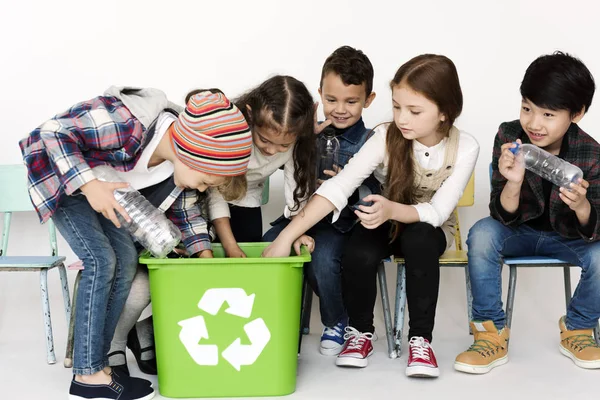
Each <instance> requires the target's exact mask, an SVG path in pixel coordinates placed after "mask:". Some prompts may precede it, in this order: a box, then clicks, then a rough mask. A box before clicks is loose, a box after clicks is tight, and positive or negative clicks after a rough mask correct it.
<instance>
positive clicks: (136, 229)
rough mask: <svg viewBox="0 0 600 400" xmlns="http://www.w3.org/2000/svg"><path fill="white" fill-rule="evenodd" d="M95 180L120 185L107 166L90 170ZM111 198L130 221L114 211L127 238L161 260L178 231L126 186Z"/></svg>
mask: <svg viewBox="0 0 600 400" xmlns="http://www.w3.org/2000/svg"><path fill="white" fill-rule="evenodd" d="M92 172H93V173H94V175H95V176H96V179H98V180H100V181H104V182H122V181H123V180H122V179H120V178H119V175H118V174H117V172H116V171H115V170H114V169H113V168H111V167H109V166H108V165H101V166H98V167H95V168H93V169H92ZM114 194H115V199H116V200H117V202H118V203H119V204H120V205H121V206H122V207H123V208H124V209H125V211H127V214H128V215H129V218H130V219H131V222H127V221H125V218H123V217H122V216H121V214H119V213H118V212H116V214H117V218H118V219H119V222H120V223H121V225H122V226H124V227H125V228H126V229H127V231H128V232H129V233H130V234H131V236H132V237H133V238H134V239H135V240H136V241H137V242H138V243H140V244H141V245H142V246H144V248H145V249H147V250H148V251H150V253H152V255H153V256H154V257H156V258H164V257H166V255H167V254H169V253H170V252H171V251H173V249H174V248H175V246H177V244H178V243H179V242H180V241H181V232H180V231H179V229H178V228H177V227H176V226H175V225H174V224H173V223H172V222H171V221H170V220H169V219H168V218H167V217H166V216H165V214H163V213H162V212H160V210H159V209H157V208H156V207H154V206H153V205H152V204H151V203H150V202H149V201H148V200H146V198H145V197H144V196H142V194H141V193H140V192H138V191H137V190H135V189H133V188H131V187H127V188H123V189H116V190H115V192H114Z"/></svg>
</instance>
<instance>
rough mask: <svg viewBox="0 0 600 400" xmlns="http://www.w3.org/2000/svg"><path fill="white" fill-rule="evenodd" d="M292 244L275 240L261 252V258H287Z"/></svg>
mask: <svg viewBox="0 0 600 400" xmlns="http://www.w3.org/2000/svg"><path fill="white" fill-rule="evenodd" d="M291 248H292V243H290V242H287V241H284V240H283V239H280V238H277V239H275V241H273V243H271V244H270V245H269V246H267V248H266V249H264V250H263V252H262V255H261V256H262V257H288V256H289V255H290V249H291Z"/></svg>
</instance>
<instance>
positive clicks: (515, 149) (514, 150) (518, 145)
mask: <svg viewBox="0 0 600 400" xmlns="http://www.w3.org/2000/svg"><path fill="white" fill-rule="evenodd" d="M513 144H516V145H517V147H512V148H511V149H510V151H511V152H512V153H513V154H517V152H518V151H519V147H521V145H520V144H519V143H517V142H513Z"/></svg>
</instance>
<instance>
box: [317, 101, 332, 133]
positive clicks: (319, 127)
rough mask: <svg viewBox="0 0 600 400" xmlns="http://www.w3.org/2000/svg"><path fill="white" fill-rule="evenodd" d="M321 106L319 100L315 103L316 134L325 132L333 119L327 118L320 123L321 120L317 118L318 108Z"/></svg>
mask: <svg viewBox="0 0 600 400" xmlns="http://www.w3.org/2000/svg"><path fill="white" fill-rule="evenodd" d="M318 108H319V102H318V101H317V102H316V103H315V110H314V111H315V113H314V114H315V135H318V134H319V133H321V132H323V129H325V128H327V127H328V126H329V125H331V122H332V121H331V120H329V119H326V120H325V121H323V122H321V123H320V124H319V121H318V120H317V109H318Z"/></svg>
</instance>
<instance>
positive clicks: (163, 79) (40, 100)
mask: <svg viewBox="0 0 600 400" xmlns="http://www.w3.org/2000/svg"><path fill="white" fill-rule="evenodd" d="M2 5H3V7H2V12H1V14H0V43H1V47H0V54H1V55H0V61H1V64H0V65H1V72H0V88H1V94H2V96H0V122H1V124H0V126H1V131H0V141H1V142H0V143H1V144H2V145H1V146H0V163H1V164H12V163H20V162H21V156H20V152H19V148H18V145H17V142H18V140H19V139H20V138H22V137H24V136H25V135H26V134H27V133H28V132H29V131H31V130H32V129H34V128H35V127H36V126H38V125H39V124H40V123H41V122H43V121H45V120H46V119H47V118H49V117H51V116H52V115H54V114H55V113H57V112H59V111H62V110H64V109H66V108H67V107H69V106H70V105H72V104H74V103H76V102H78V101H80V100H83V99H88V98H91V97H94V96H96V95H99V94H101V93H102V92H103V91H104V89H105V88H107V87H108V86H110V85H113V84H116V85H137V86H151V87H156V88H160V89H162V90H164V91H165V92H166V93H167V94H168V96H169V97H170V98H171V100H173V101H176V102H180V103H181V102H182V101H183V96H184V95H185V94H186V92H187V91H188V90H189V89H192V88H198V87H219V88H221V89H223V90H224V91H225V93H226V94H228V95H229V96H230V97H234V96H236V95H238V94H240V93H241V92H243V91H245V90H247V89H249V88H251V87H252V86H254V85H256V84H258V83H259V82H261V81H262V80H264V79H266V78H267V77H269V76H270V75H273V74H276V73H280V74H290V75H293V76H295V77H296V78H298V79H300V80H302V81H303V82H305V83H306V85H307V86H308V88H309V90H310V91H311V93H312V94H313V95H314V98H315V100H317V99H318V97H317V96H318V94H317V89H318V84H319V78H320V71H321V66H322V64H323V61H324V60H325V58H326V57H327V55H329V54H330V53H331V52H332V51H333V50H334V49H335V48H337V47H338V46H341V45H344V44H348V45H351V46H354V47H356V48H359V49H361V50H363V51H364V52H365V53H366V54H367V55H368V56H369V58H370V59H371V61H372V63H373V65H374V67H375V82H374V90H375V91H376V92H377V98H376V100H375V101H374V103H373V104H372V106H371V108H369V109H368V110H367V111H366V112H365V114H364V117H365V121H366V123H367V125H368V126H373V125H375V124H377V123H379V122H381V121H385V120H388V119H389V118H390V116H391V101H390V90H389V88H388V82H389V81H390V79H391V78H392V76H393V74H394V72H395V71H396V69H397V68H398V67H399V66H400V65H401V64H402V63H404V62H405V61H407V60H408V59H410V58H412V57H413V56H416V55H418V54H421V53H439V54H444V55H446V56H448V57H450V58H451V59H452V60H453V61H454V62H455V64H456V66H457V68H458V72H459V76H460V80H461V84H462V89H463V94H464V99H465V103H464V109H463V113H462V116H461V117H460V118H459V119H458V121H457V122H456V124H457V126H458V127H459V128H461V129H464V130H466V131H468V132H470V133H472V134H474V135H475V137H476V138H477V139H478V140H479V143H480V145H481V153H480V157H479V161H478V163H477V169H476V198H475V206H474V207H471V208H468V209H463V210H461V221H462V228H463V229H462V231H463V232H462V233H463V237H466V234H467V232H468V228H469V227H470V226H471V225H472V224H473V223H474V222H475V221H476V220H478V219H480V218H482V217H485V216H487V215H488V208H487V203H488V199H489V197H488V193H489V185H488V172H487V169H488V164H489V162H490V160H491V150H492V143H493V138H494V135H495V133H496V129H497V127H498V125H499V124H500V123H501V122H503V121H507V120H512V119H516V118H518V115H519V107H520V95H519V84H520V81H521V79H522V77H523V74H524V72H525V69H526V67H527V66H528V65H529V63H530V62H531V61H533V60H534V59H535V58H536V57H537V56H539V55H541V54H544V53H549V52H552V51H554V50H558V49H560V50H563V51H567V52H569V53H571V54H574V55H576V56H578V57H580V58H581V59H582V60H583V61H584V62H585V63H586V64H587V66H588V68H589V69H590V70H591V71H592V73H593V74H594V75H595V76H596V78H597V79H600V52H599V51H598V47H597V39H598V37H600V29H599V27H598V22H597V16H598V14H599V11H600V6H599V5H598V3H597V2H596V1H592V0H588V1H582V0H572V1H569V2H565V1H563V0H535V1H534V0H531V1H516V0H502V1H498V0H496V1H475V0H473V1H461V0H455V1H443V0H439V1H433V0H430V1H425V0H422V1H412V2H408V1H391V0H390V1H379V0H371V1H368V2H366V1H364V0H363V1H341V0H340V1H335V2H329V1H325V0H321V1H309V0H304V1H302V2H298V1H296V2H293V3H292V2H283V1H275V0H258V1H252V2H249V1H227V2H201V1H182V0H171V1H169V2H166V1H161V2H159V1H141V0H135V1H116V0H111V1H108V0H105V1H94V2H90V1H74V0H73V1H66V0H54V1H50V2H49V1H44V0H21V1H18V2H13V1H11V2H9V1H7V0H2ZM594 38H596V39H594ZM599 109H600V100H599V99H598V97H596V102H595V104H592V107H591V110H590V112H589V113H588V115H587V116H586V117H585V118H584V119H583V121H582V122H581V126H582V127H583V129H584V130H586V131H587V132H589V133H590V134H592V135H593V136H594V137H595V138H596V139H599V140H600V134H599V133H598V129H600V111H599ZM320 116H321V117H322V114H321V113H320ZM0 190H1V191H7V190H10V188H0ZM281 192H282V177H281V175H277V176H275V177H273V178H272V180H271V201H270V203H269V204H268V205H267V206H266V207H265V213H264V214H265V218H264V219H265V223H267V222H268V221H270V220H272V219H274V218H275V217H277V216H278V215H279V214H280V212H281V209H282V205H283V201H282V194H281ZM15 223H17V224H18V226H17V227H16V229H15V230H14V231H13V234H12V235H11V238H12V240H11V242H10V246H9V254H14V255H17V254H25V253H27V252H29V253H33V254H43V253H45V252H46V251H47V247H45V245H44V246H42V245H41V244H42V243H45V242H44V240H45V236H43V235H44V233H45V231H44V230H43V229H41V228H39V226H38V223H37V218H36V217H35V216H34V215H32V214H29V215H21V216H18V217H17V218H16V219H15ZM60 246H61V252H62V253H63V254H65V255H67V257H68V260H67V261H68V262H71V261H74V260H75V258H74V256H73V254H72V253H71V252H70V251H69V250H68V246H67V245H66V244H65V243H64V241H61V243H60ZM578 274H579V271H575V270H573V276H574V277H575V276H577V275H578ZM560 277H561V273H560V271H558V270H553V271H548V270H546V271H543V270H539V269H535V270H531V271H526V272H524V273H522V274H520V278H519V279H520V286H519V291H518V296H519V299H518V301H517V307H525V308H522V310H527V309H528V308H527V307H530V309H531V310H532V311H540V310H541V311H544V310H547V311H549V313H548V315H549V318H552V319H554V317H555V316H558V315H559V314H560V312H561V310H560V308H561V307H563V306H562V305H561V302H562V292H561V278H560ZM462 279H463V278H462V276H461V275H460V274H459V273H458V271H446V272H444V275H443V280H444V282H443V284H442V297H441V301H440V306H441V308H442V309H444V308H446V307H445V305H446V304H448V305H452V310H450V308H448V310H440V312H442V311H443V312H444V313H446V312H449V313H452V314H453V315H455V316H456V314H457V313H459V311H457V310H456V309H454V308H456V307H457V306H458V305H462V304H463V303H462V302H463V301H464V300H462V299H464V284H463V283H462ZM36 280H37V278H35V277H34V276H31V277H25V276H19V277H16V276H15V277H11V279H8V277H7V276H6V275H5V274H3V275H2V279H0V316H1V315H2V313H1V311H2V307H5V306H6V303H7V302H12V301H16V300H17V298H18V297H19V296H22V295H23V296H37V295H38V294H37V293H36V291H35V290H29V289H28V290H26V291H23V288H25V286H26V285H30V283H31V282H32V281H33V282H35V281H36ZM549 293H553V295H550V294H549ZM455 295H456V296H455ZM457 296H458V297H457ZM454 298H456V299H458V300H452V299H454ZM59 301H60V300H59ZM519 303H521V304H527V305H528V306H526V305H522V306H520V305H519ZM54 304H58V303H57V302H55V303H54ZM463 307H464V306H463ZM520 312H525V311H520ZM460 313H461V314H462V311H460ZM459 317H460V315H459V316H458V317H457V319H458V318H459ZM460 321H461V323H462V321H463V319H462V318H461V319H460ZM1 322H2V320H1V317H0V323H1Z"/></svg>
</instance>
